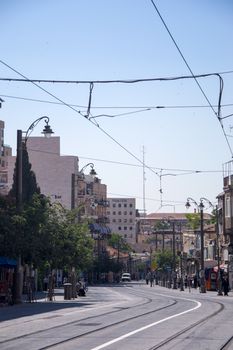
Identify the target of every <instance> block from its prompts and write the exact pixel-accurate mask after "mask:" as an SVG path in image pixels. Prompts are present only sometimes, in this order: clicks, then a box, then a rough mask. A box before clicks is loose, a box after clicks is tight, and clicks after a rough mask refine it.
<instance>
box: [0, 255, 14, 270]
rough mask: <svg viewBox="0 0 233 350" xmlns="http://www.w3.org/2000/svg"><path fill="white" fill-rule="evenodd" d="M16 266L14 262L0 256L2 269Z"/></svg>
mask: <svg viewBox="0 0 233 350" xmlns="http://www.w3.org/2000/svg"><path fill="white" fill-rule="evenodd" d="M16 265H17V262H16V260H14V259H9V258H6V257H5V256H0V266H3V267H15V266H16Z"/></svg>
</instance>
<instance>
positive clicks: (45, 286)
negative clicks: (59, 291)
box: [43, 276, 49, 292]
mask: <svg viewBox="0 0 233 350" xmlns="http://www.w3.org/2000/svg"><path fill="white" fill-rule="evenodd" d="M48 282H49V279H48V277H47V276H45V277H44V279H43V290H44V291H45V292H47V290H48Z"/></svg>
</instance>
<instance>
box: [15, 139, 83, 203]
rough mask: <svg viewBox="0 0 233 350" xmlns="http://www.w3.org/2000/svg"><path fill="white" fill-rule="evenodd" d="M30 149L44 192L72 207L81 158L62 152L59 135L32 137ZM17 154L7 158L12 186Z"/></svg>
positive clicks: (32, 161) (29, 142) (42, 191)
mask: <svg viewBox="0 0 233 350" xmlns="http://www.w3.org/2000/svg"><path fill="white" fill-rule="evenodd" d="M27 150H28V155H29V161H30V163H31V165H32V170H33V171H34V172H35V174H36V180H37V183H38V186H39V187H40V190H41V193H43V194H44V195H46V196H48V197H50V198H51V201H52V202H59V203H61V204H62V205H63V206H64V207H65V208H67V209H71V207H72V199H73V197H74V195H73V191H74V188H73V186H72V174H75V175H77V174H78V157H75V156H61V155H60V137H50V138H46V137H29V138H28V140H27ZM15 160H16V157H15V156H14V157H13V156H11V157H8V175H9V179H8V185H9V187H10V188H11V186H12V183H13V173H14V167H15Z"/></svg>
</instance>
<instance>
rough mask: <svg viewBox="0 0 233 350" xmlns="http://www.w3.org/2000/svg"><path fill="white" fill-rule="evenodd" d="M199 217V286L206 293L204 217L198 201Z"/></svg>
mask: <svg viewBox="0 0 233 350" xmlns="http://www.w3.org/2000/svg"><path fill="white" fill-rule="evenodd" d="M200 218H201V271H200V272H201V275H200V278H201V286H200V293H206V287H205V265H204V248H205V245H204V219H203V204H202V202H201V203H200Z"/></svg>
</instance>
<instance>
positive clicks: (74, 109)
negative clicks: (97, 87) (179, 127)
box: [0, 60, 159, 177]
mask: <svg viewBox="0 0 233 350" xmlns="http://www.w3.org/2000/svg"><path fill="white" fill-rule="evenodd" d="M0 63H2V64H3V65H5V66H6V67H7V68H9V69H10V70H12V71H13V72H15V73H16V74H18V75H20V76H21V77H23V78H24V79H27V80H28V81H30V79H29V78H27V77H26V76H25V75H23V74H21V73H20V72H19V71H17V70H16V69H14V68H13V67H11V66H10V65H8V64H7V63H5V62H4V61H2V60H0ZM31 83H32V84H33V85H35V86H36V87H37V88H39V89H40V90H42V91H43V92H45V93H46V94H48V95H50V96H51V97H53V98H55V99H56V100H58V101H59V102H61V103H62V104H64V105H65V106H66V107H68V108H70V109H71V110H72V111H74V112H76V113H78V114H79V115H81V116H82V117H85V119H86V120H88V121H89V122H90V123H91V124H92V125H94V126H96V127H98V129H99V130H100V131H101V132H102V133H103V134H105V135H106V136H107V137H108V138H110V139H111V140H112V141H113V142H114V143H116V144H117V145H118V146H119V147H121V148H122V149H123V150H124V151H125V152H127V153H128V154H129V155H131V156H132V157H133V158H134V159H136V160H137V161H138V162H139V163H140V164H143V165H144V166H145V167H146V168H147V169H148V170H150V171H151V172H153V173H154V174H155V175H157V176H158V177H159V174H158V173H157V172H156V171H154V170H153V169H151V168H150V167H149V166H147V165H146V164H145V163H143V161H142V160H141V159H140V158H138V157H137V156H136V155H135V154H133V153H132V152H131V151H129V150H128V149H127V148H126V147H124V146H123V145H122V144H121V143H120V142H119V141H117V140H116V139H115V138H114V137H112V136H111V135H110V134H109V133H108V132H107V131H105V130H104V129H103V128H101V127H100V126H99V125H97V124H96V123H95V121H92V120H90V119H89V118H87V117H86V116H85V115H83V114H82V113H81V112H80V111H78V110H77V109H76V108H74V107H72V106H70V105H69V104H68V103H66V102H64V101H63V100H61V99H60V98H58V97H57V96H56V95H54V94H52V93H51V92H49V91H47V90H46V89H44V88H42V87H41V86H40V85H38V84H37V83H35V82H33V81H31ZM91 87H92V86H91ZM91 92H92V89H91V88H90V95H91ZM90 95H89V96H90ZM89 99H90V97H89Z"/></svg>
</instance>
